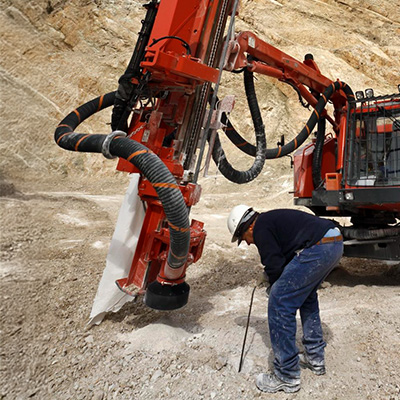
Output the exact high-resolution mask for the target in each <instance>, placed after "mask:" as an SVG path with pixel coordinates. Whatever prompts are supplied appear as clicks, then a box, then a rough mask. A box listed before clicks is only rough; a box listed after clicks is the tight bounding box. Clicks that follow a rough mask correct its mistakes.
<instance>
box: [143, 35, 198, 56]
mask: <svg viewBox="0 0 400 400" xmlns="http://www.w3.org/2000/svg"><path fill="white" fill-rule="evenodd" d="M165 39H176V40H179V41H181V42H182V46H183V47H184V48H185V49H186V54H187V55H188V56H190V55H192V51H191V50H190V46H189V43H188V42H186V41H185V40H183V39H182V38H180V37H179V36H163V37H160V38H158V39H153V42H152V43H151V45H150V46H149V47H151V46H154V45H155V44H156V43H158V42H159V41H161V40H165Z"/></svg>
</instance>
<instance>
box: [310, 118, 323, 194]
mask: <svg viewBox="0 0 400 400" xmlns="http://www.w3.org/2000/svg"><path fill="white" fill-rule="evenodd" d="M325 130H326V119H325V118H324V117H321V118H320V119H319V120H318V128H317V138H316V140H315V146H314V151H313V159H312V179H313V184H314V189H318V188H322V184H323V183H324V181H323V179H322V177H321V165H322V152H323V151H324V142H325Z"/></svg>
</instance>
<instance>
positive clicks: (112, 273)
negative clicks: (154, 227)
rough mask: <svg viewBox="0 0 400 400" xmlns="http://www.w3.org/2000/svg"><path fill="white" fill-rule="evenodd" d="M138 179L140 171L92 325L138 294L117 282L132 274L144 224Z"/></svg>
mask: <svg viewBox="0 0 400 400" xmlns="http://www.w3.org/2000/svg"><path fill="white" fill-rule="evenodd" d="M138 182H139V174H132V175H131V181H130V183H129V187H128V190H127V192H126V194H125V198H124V200H123V202H122V205H121V209H120V211H119V215H118V220H117V225H116V227H115V231H114V234H113V237H112V239H111V243H110V248H109V251H108V255H107V259H106V267H105V269H104V272H103V276H102V278H101V280H100V284H99V287H98V289H97V294H96V297H95V299H94V302H93V307H92V311H91V313H90V320H89V322H88V324H89V325H94V324H95V325H98V324H100V323H101V321H102V320H103V318H104V316H105V315H106V313H107V312H110V311H111V312H117V311H118V310H119V309H120V308H121V307H122V306H123V305H124V304H125V303H127V302H128V301H132V300H134V297H132V296H129V295H127V294H125V293H124V292H122V291H121V290H120V289H118V286H117V285H116V283H115V281H116V280H118V279H121V278H126V277H127V276H128V274H129V270H130V267H131V264H132V260H133V256H134V254H135V250H136V246H137V242H138V239H139V235H140V231H141V228H142V225H143V219H144V215H145V211H144V207H143V204H142V202H141V200H140V197H139V196H138V194H137V193H138Z"/></svg>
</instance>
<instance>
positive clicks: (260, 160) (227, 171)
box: [212, 69, 266, 184]
mask: <svg viewBox="0 0 400 400" xmlns="http://www.w3.org/2000/svg"><path fill="white" fill-rule="evenodd" d="M244 84H245V89H246V97H247V102H248V104H249V108H250V113H251V117H252V120H253V125H254V129H255V133H256V151H255V160H254V163H253V165H252V166H251V167H250V169H248V170H247V171H238V170H236V169H234V168H233V167H232V165H231V164H230V163H229V162H228V160H227V159H226V156H225V152H224V150H223V149H222V146H221V142H220V140H219V136H218V134H217V135H216V137H215V143H214V147H213V152H212V156H213V160H214V162H215V163H216V164H217V166H218V169H219V171H220V172H221V173H222V175H224V176H225V177H226V178H227V179H229V180H230V181H232V182H235V183H239V184H241V183H247V182H250V181H252V180H253V179H255V178H256V177H257V176H258V175H259V174H260V172H261V171H262V169H263V167H264V162H265V152H266V140H265V129H264V124H263V121H262V117H261V113H260V109H259V107H258V101H257V97H256V93H255V89H254V77H253V73H252V72H250V71H249V70H247V69H245V70H244Z"/></svg>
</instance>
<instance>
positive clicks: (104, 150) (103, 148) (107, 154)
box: [101, 131, 126, 160]
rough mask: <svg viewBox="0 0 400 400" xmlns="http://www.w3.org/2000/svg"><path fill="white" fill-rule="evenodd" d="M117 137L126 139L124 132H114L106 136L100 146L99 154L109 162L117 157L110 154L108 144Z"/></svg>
mask: <svg viewBox="0 0 400 400" xmlns="http://www.w3.org/2000/svg"><path fill="white" fill-rule="evenodd" d="M117 136H122V137H126V133H125V132H124V131H114V132H111V133H110V134H109V135H107V136H106V138H105V139H104V142H103V145H102V146H101V152H102V154H103V156H104V157H105V158H108V159H109V160H112V159H113V158H117V156H113V155H112V154H111V153H110V144H111V142H112V141H113V139H114V138H116V137H117Z"/></svg>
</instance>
